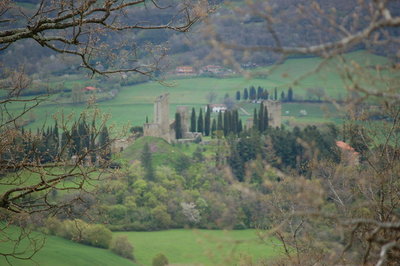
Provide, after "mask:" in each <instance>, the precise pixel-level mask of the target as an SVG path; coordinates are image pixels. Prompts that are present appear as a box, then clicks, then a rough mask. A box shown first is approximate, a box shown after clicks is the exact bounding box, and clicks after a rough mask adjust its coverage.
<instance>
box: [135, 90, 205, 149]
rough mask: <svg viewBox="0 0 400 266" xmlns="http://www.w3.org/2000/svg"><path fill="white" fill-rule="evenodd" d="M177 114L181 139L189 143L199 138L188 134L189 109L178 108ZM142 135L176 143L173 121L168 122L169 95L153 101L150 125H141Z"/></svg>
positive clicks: (194, 133)
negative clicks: (178, 115) (179, 119)
mask: <svg viewBox="0 0 400 266" xmlns="http://www.w3.org/2000/svg"><path fill="white" fill-rule="evenodd" d="M176 112H177V113H179V114H180V117H181V129H182V139H183V140H187V141H191V140H194V139H195V138H198V137H201V134H200V133H197V132H189V109H188V107H187V106H178V107H177V110H176ZM143 135H144V136H152V137H159V138H163V139H165V140H166V141H167V142H169V143H171V142H173V141H176V137H175V121H170V120H169V94H168V93H165V94H163V95H160V96H158V97H157V98H156V100H155V101H154V116H153V122H152V123H145V124H144V125H143Z"/></svg>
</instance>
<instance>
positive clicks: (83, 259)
mask: <svg viewBox="0 0 400 266" xmlns="http://www.w3.org/2000/svg"><path fill="white" fill-rule="evenodd" d="M7 230H8V231H9V233H10V234H11V236H13V237H17V236H18V230H19V229H18V228H17V227H12V228H8V229H7ZM31 236H34V237H35V238H37V239H39V240H42V239H45V241H46V242H45V245H44V247H43V248H42V249H40V250H39V252H38V253H37V254H35V256H34V257H33V259H32V260H27V261H22V260H16V259H10V262H11V264H12V265H14V266H18V265H21V266H25V265H40V266H55V265H57V266H86V265H87V266H92V265H96V266H100V265H102V266H114V265H118V266H124V265H135V264H134V263H133V262H131V261H129V260H127V259H124V258H122V257H120V256H117V255H116V254H114V253H112V252H111V251H109V250H106V249H101V248H95V247H90V246H86V245H81V244H77V243H74V242H72V241H68V240H65V239H62V238H59V237H55V236H43V235H41V234H39V233H33V234H32V235H31ZM27 243H28V242H26V241H23V242H22V243H21V248H23V247H24V246H26V244H27ZM19 250H21V249H19ZM0 251H1V252H9V251H11V245H10V242H3V241H0ZM0 265H8V264H7V262H6V260H5V259H4V257H2V256H0Z"/></svg>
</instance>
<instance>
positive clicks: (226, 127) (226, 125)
mask: <svg viewBox="0 0 400 266" xmlns="http://www.w3.org/2000/svg"><path fill="white" fill-rule="evenodd" d="M229 114H230V112H229V111H226V112H225V113H224V136H225V137H226V136H228V133H229V127H230V123H229Z"/></svg>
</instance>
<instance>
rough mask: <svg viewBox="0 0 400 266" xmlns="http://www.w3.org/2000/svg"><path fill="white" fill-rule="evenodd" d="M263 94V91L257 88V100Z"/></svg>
mask: <svg viewBox="0 0 400 266" xmlns="http://www.w3.org/2000/svg"><path fill="white" fill-rule="evenodd" d="M263 94H264V89H263V88H262V87H260V86H258V88H257V99H262V98H263Z"/></svg>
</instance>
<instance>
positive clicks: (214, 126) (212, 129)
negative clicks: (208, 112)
mask: <svg viewBox="0 0 400 266" xmlns="http://www.w3.org/2000/svg"><path fill="white" fill-rule="evenodd" d="M216 130H217V121H215V118H213V121H212V124H211V135H212V136H214V135H215V131H216Z"/></svg>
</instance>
